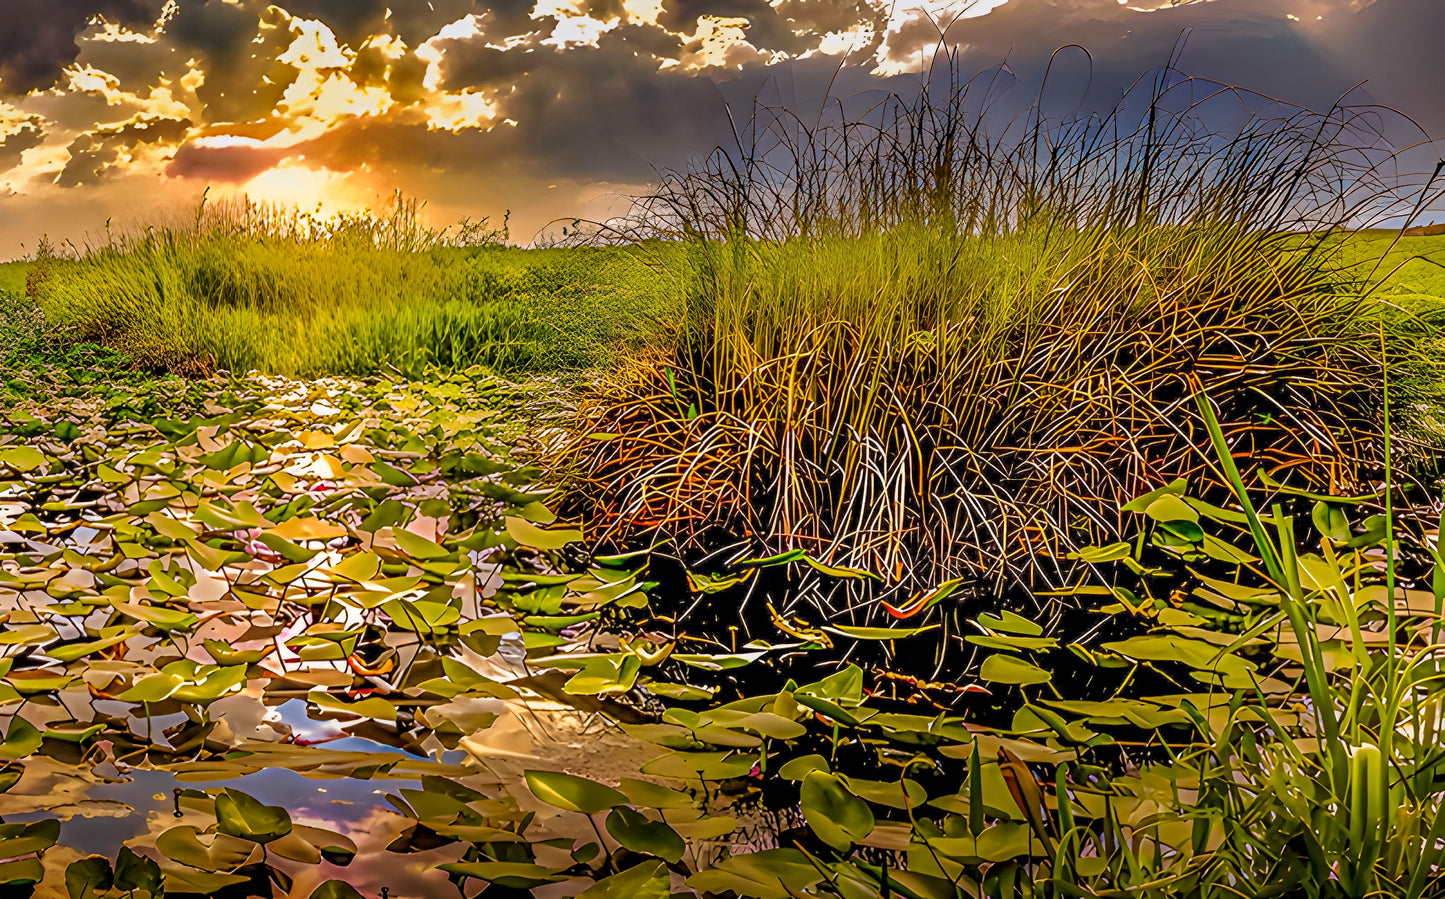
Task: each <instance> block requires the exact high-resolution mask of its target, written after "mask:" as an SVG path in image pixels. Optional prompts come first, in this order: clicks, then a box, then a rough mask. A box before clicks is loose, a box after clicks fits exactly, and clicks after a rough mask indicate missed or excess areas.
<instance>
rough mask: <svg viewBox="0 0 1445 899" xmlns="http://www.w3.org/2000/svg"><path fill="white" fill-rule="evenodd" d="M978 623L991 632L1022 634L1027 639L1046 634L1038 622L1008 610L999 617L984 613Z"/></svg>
mask: <svg viewBox="0 0 1445 899" xmlns="http://www.w3.org/2000/svg"><path fill="white" fill-rule="evenodd" d="M978 623H979V624H981V625H983V626H984V627H986V628H988V629H989V630H991V631H1007V632H1008V633H1011V634H1022V635H1024V636H1025V637H1037V636H1039V635H1040V634H1042V633H1043V632H1044V629H1043V628H1042V627H1041V626H1040V625H1039V624H1037V623H1036V622H1033V621H1030V620H1028V619H1027V618H1025V617H1023V616H1022V615H1018V614H1015V613H1013V612H1010V611H1008V610H1007V609H1004V610H1003V611H1001V612H1000V613H999V614H997V615H994V614H992V613H991V612H984V613H983V614H982V615H980V616H978Z"/></svg>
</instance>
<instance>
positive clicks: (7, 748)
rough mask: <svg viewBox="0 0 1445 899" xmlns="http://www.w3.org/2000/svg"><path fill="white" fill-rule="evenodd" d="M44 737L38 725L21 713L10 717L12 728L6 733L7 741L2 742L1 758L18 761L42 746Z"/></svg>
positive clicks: (0, 748)
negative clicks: (22, 716) (37, 727)
mask: <svg viewBox="0 0 1445 899" xmlns="http://www.w3.org/2000/svg"><path fill="white" fill-rule="evenodd" d="M43 740H44V737H43V736H42V734H41V733H40V731H39V730H37V729H36V727H35V726H34V725H33V724H31V723H30V722H29V721H26V720H25V719H24V718H21V717H20V716H19V715H16V716H15V717H14V718H11V719H10V729H9V730H8V731H6V733H5V742H4V743H0V759H7V760H9V761H17V760H19V759H23V758H26V757H28V756H29V755H31V754H32V753H34V752H35V750H37V749H39V748H40V744H41V742H42V741H43Z"/></svg>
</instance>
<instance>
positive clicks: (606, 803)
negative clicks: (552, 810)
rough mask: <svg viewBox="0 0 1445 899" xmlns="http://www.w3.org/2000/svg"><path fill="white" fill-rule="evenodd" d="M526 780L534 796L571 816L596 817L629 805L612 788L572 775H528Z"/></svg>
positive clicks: (555, 772)
mask: <svg viewBox="0 0 1445 899" xmlns="http://www.w3.org/2000/svg"><path fill="white" fill-rule="evenodd" d="M525 777H526V779H527V787H528V788H529V789H530V790H531V791H532V795H534V796H536V797H537V798H538V799H540V800H542V801H543V802H545V803H547V804H548V805H554V806H556V807H557V808H560V809H565V810H567V811H570V812H581V813H583V814H585V815H596V814H600V813H602V812H605V811H607V810H608V809H611V808H616V807H617V806H619V805H626V804H627V797H626V796H624V795H622V794H621V793H619V792H617V791H616V790H614V789H612V788H611V787H609V786H605V785H603V784H600V783H597V782H596V781H593V780H587V779H586V778H583V777H577V776H575V775H572V774H563V773H562V772H560V771H527V772H525Z"/></svg>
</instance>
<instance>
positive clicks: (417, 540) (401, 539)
mask: <svg viewBox="0 0 1445 899" xmlns="http://www.w3.org/2000/svg"><path fill="white" fill-rule="evenodd" d="M391 534H392V536H393V537H394V538H396V545H397V546H399V547H401V551H402V552H404V553H406V554H407V555H409V556H411V557H412V558H413V559H446V558H450V557H452V556H454V555H456V553H454V552H452V551H451V550H449V549H446V548H445V547H443V546H440V545H438V544H437V543H435V542H434V541H431V540H428V539H427V538H425V537H423V536H421V535H420V534H413V533H412V532H411V531H408V530H406V529H404V528H403V529H393V530H392V532H391Z"/></svg>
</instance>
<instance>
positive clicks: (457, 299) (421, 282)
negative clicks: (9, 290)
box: [29, 201, 655, 375]
mask: <svg viewBox="0 0 1445 899" xmlns="http://www.w3.org/2000/svg"><path fill="white" fill-rule="evenodd" d="M416 214H417V209H416V206H415V205H414V204H410V205H408V204H405V203H402V202H400V201H399V202H398V203H397V204H396V205H394V206H393V207H392V208H391V209H390V210H386V211H384V212H382V213H380V214H378V215H375V216H354V217H351V218H348V219H341V220H322V221H320V222H318V221H317V220H316V219H314V218H312V217H307V216H298V215H296V214H294V213H293V214H291V215H289V216H287V215H283V214H280V213H278V212H277V211H276V210H272V209H267V208H264V207H256V206H242V207H240V208H239V209H237V208H234V207H233V208H225V207H222V208H220V209H219V210H214V211H213V210H212V209H211V208H209V207H203V208H202V209H201V210H200V212H199V213H198V214H197V216H196V218H195V221H194V222H192V223H189V224H183V225H173V226H168V227H160V228H146V229H144V230H143V231H136V232H133V233H127V234H119V235H112V236H110V237H109V239H108V241H107V242H105V243H104V244H103V245H101V246H98V247H95V248H92V249H89V250H87V251H86V252H84V253H82V254H79V255H76V256H73V257H69V258H65V257H56V256H54V255H46V254H42V255H41V256H40V257H39V258H37V259H36V260H35V261H34V262H33V263H32V265H31V273H30V283H29V292H30V295H31V297H32V299H33V300H34V301H35V302H37V303H38V305H39V307H40V308H41V309H42V310H43V311H44V313H45V317H46V320H47V322H48V323H49V325H50V326H51V327H52V328H55V329H59V330H62V331H64V332H65V333H66V334H67V335H68V336H69V338H70V339H72V340H77V341H82V342H93V343H98V344H104V345H106V346H108V347H111V348H113V349H116V350H118V351H120V352H123V353H125V354H126V355H128V356H130V357H131V358H132V359H134V360H135V362H136V363H137V364H139V365H142V366H146V367H153V368H165V369H169V370H174V371H181V372H190V373H202V372H206V371H210V370H214V369H225V370H232V371H248V370H253V369H254V370H260V371H265V372H272V373H279V374H287V375H320V374H369V373H373V372H376V371H379V370H381V369H383V368H384V367H387V366H391V367H394V368H396V369H398V370H400V371H403V372H406V373H418V372H421V371H423V370H425V369H427V368H429V367H438V368H444V369H453V370H457V369H464V368H467V367H470V366H473V365H482V366H485V367H487V368H490V369H492V370H495V371H503V372H543V371H557V370H560V369H570V368H583V367H588V366H593V365H598V364H600V363H601V362H602V360H603V359H604V358H606V356H607V354H608V353H609V352H610V351H611V349H612V348H613V347H614V346H616V345H619V344H621V343H625V342H626V340H627V339H628V337H629V335H635V334H636V333H638V331H639V328H641V329H642V330H646V324H645V321H644V319H645V316H646V314H647V313H648V312H649V311H651V310H652V309H653V306H654V302H653V300H652V299H651V298H650V296H651V293H652V292H655V285H654V283H653V279H652V276H651V273H650V271H649V270H648V269H647V268H646V267H645V266H643V265H641V264H639V263H638V262H637V261H636V257H635V255H632V254H629V253H628V252H627V251H624V250H611V249H601V248H589V249H573V250H539V251H525V250H521V249H517V248H513V247H506V246H503V245H501V244H500V243H499V242H498V240H497V239H496V235H491V236H490V237H489V236H486V235H484V237H483V238H482V239H479V240H472V241H471V242H470V245H458V244H459V242H458V241H457V240H456V239H455V238H454V236H453V235H451V234H450V233H449V232H446V231H432V230H427V229H425V228H422V227H420V226H419V225H417V223H416Z"/></svg>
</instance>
